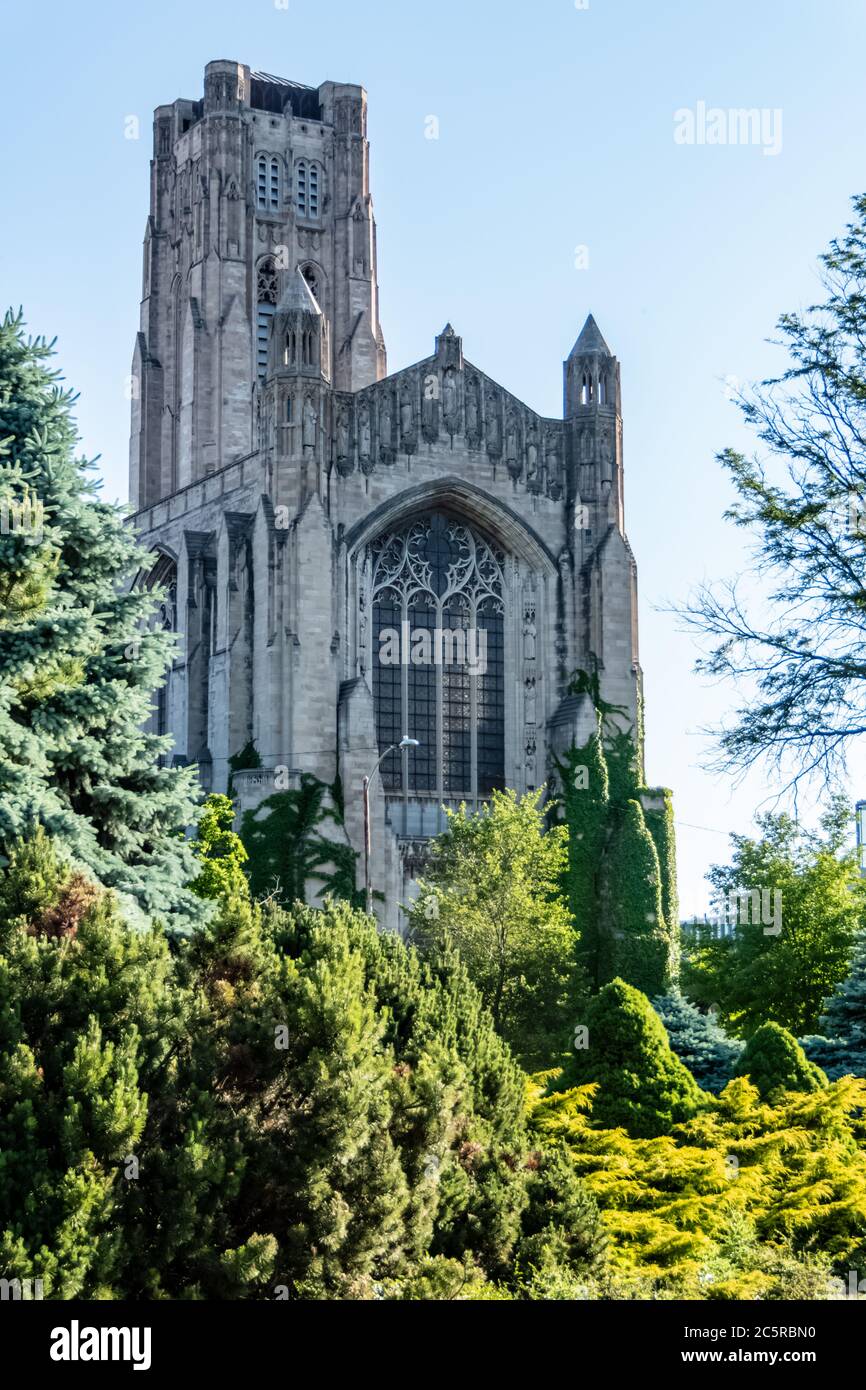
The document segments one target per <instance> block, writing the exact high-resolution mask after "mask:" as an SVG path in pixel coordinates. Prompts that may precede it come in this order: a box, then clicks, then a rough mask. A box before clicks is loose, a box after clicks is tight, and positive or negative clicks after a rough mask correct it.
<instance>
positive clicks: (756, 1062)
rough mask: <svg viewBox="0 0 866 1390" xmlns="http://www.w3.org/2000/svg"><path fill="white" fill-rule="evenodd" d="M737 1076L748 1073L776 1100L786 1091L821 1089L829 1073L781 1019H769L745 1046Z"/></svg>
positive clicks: (765, 1094)
mask: <svg viewBox="0 0 866 1390" xmlns="http://www.w3.org/2000/svg"><path fill="white" fill-rule="evenodd" d="M736 1074H737V1076H748V1078H749V1080H750V1081H751V1083H752V1085H753V1086H756V1087H757V1089H758V1093H759V1094H760V1096H761V1098H762V1099H765V1100H773V1099H775V1097H776V1096H778V1095H779V1094H780V1093H781V1092H784V1091H817V1090H820V1089H821V1087H822V1086H826V1084H827V1077H826V1076H825V1075H824V1073H823V1072H822V1071H821V1068H820V1067H817V1066H816V1065H815V1064H814V1062H810V1061H809V1059H808V1057H807V1056H806V1054H805V1052H804V1051H803V1049H802V1047H801V1046H800V1044H799V1043H798V1042H797V1039H796V1038H795V1037H792V1035H791V1034H790V1033H789V1032H788V1030H787V1029H786V1028H781V1027H780V1026H779V1024H778V1023H765V1024H763V1026H762V1027H760V1028H759V1029H758V1030H757V1032H755V1033H753V1034H752V1036H751V1037H750V1038H749V1041H748V1042H747V1043H746V1046H745V1047H744V1048H743V1051H742V1055H741V1056H740V1060H739V1062H738V1063H737V1067H736Z"/></svg>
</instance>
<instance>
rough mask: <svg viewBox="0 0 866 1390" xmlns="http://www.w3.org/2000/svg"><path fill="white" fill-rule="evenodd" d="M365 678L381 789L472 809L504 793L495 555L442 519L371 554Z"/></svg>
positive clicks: (386, 541) (431, 519) (500, 610)
mask: <svg viewBox="0 0 866 1390" xmlns="http://www.w3.org/2000/svg"><path fill="white" fill-rule="evenodd" d="M368 564H369V571H368V573H369V591H368V592H369V601H370V609H371V613H372V633H371V636H372V675H373V696H374V700H375V706H376V724H377V735H378V742H379V748H380V749H381V750H382V751H384V749H386V748H387V747H388V746H389V744H391V743H397V742H399V740H400V739H401V737H402V736H403V734H409V735H410V737H412V738H417V739H419V740H420V744H421V746H420V747H419V748H416V749H413V751H412V753H411V754H409V755H400V754H397V753H392V754H390V755H389V757H387V758H386V759H385V760H384V762H383V763H382V768H381V774H382V781H383V785H384V787H385V789H386V791H389V792H391V793H392V794H393V793H402V794H405V795H408V794H409V793H412V794H416V795H421V796H429V797H430V798H431V800H432V799H436V800H439V801H441V800H461V799H464V798H465V799H466V800H470V801H471V800H476V799H477V798H479V797H485V796H489V794H490V793H491V791H493V790H494V788H502V787H503V786H504V784H505V719H504V713H505V711H504V698H505V697H504V603H503V591H504V582H503V567H504V556H503V555H502V553H501V552H500V551H499V550H498V549H497V548H496V546H495V545H493V544H492V542H490V541H488V540H487V539H485V537H483V536H482V535H481V534H480V533H479V532H478V531H476V530H475V529H474V527H472V526H470V525H468V524H467V523H466V522H464V521H460V520H458V519H456V518H454V517H452V516H449V515H446V514H445V513H442V512H433V513H431V514H430V515H427V516H424V517H420V518H416V519H415V520H414V521H412V522H411V523H408V524H407V525H405V526H403V527H402V528H400V529H398V530H396V531H393V532H390V533H389V534H387V535H384V536H382V537H380V538H379V540H377V541H375V542H374V543H373V545H372V546H371V547H370V552H369V561H368Z"/></svg>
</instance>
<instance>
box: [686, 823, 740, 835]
mask: <svg viewBox="0 0 866 1390" xmlns="http://www.w3.org/2000/svg"><path fill="white" fill-rule="evenodd" d="M674 824H675V825H684V826H687V827H688V829H689V830H706V832H707V834H708V835H725V836H727V835H730V834H731V831H730V830H717V829H716V828H715V826H713V825H692V823H691V821H688V820H678V821H675V822H674Z"/></svg>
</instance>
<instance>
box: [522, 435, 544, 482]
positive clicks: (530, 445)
mask: <svg viewBox="0 0 866 1390" xmlns="http://www.w3.org/2000/svg"><path fill="white" fill-rule="evenodd" d="M541 483H542V478H541V458H540V455H539V448H538V426H537V424H536V423H535V421H534V420H533V421H532V423H531V425H530V426H529V429H528V430H527V432H526V486H527V487H528V489H529V491H530V492H540V491H541Z"/></svg>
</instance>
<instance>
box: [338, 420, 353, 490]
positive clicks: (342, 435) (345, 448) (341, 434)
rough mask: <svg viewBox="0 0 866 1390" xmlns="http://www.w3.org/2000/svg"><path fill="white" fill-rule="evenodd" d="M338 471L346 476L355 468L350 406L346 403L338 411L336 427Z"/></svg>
mask: <svg viewBox="0 0 866 1390" xmlns="http://www.w3.org/2000/svg"><path fill="white" fill-rule="evenodd" d="M336 445H337V472H338V473H340V474H341V475H342V476H343V477H344V478H345V477H347V476H348V475H349V474H350V473H351V472H352V469H353V466H354V463H353V459H352V440H351V434H350V425H349V407H348V406H347V405H346V404H345V403H344V404H343V405H341V406H340V408H339V410H338V411H337V428H336Z"/></svg>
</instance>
